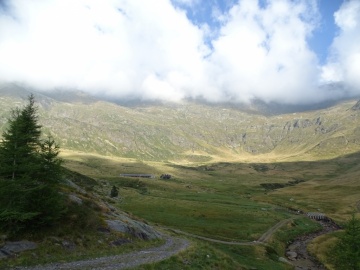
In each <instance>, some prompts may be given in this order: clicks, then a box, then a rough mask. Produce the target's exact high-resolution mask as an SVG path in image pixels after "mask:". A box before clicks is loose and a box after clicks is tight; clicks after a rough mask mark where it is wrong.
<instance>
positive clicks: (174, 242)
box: [12, 236, 190, 270]
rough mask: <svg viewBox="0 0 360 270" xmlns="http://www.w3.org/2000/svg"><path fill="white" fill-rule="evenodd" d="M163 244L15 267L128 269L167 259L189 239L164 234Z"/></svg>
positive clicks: (31, 269)
mask: <svg viewBox="0 0 360 270" xmlns="http://www.w3.org/2000/svg"><path fill="white" fill-rule="evenodd" d="M164 239H165V244H164V245H162V246H160V247H153V248H148V249H144V250H140V251H134V252H131V253H127V254H121V255H115V256H108V257H101V258H95V259H90V260H82V261H75V262H68V263H52V264H47V265H41V266H35V267H16V268H12V269H17V270H25V269H26V270H55V269H82V270H115V269H128V268H132V267H136V266H139V265H142V264H148V263H154V262H159V261H162V260H164V259H167V258H169V257H171V256H173V255H175V254H177V253H179V252H181V251H183V250H185V249H187V248H188V247H189V245H190V243H189V241H187V240H185V239H181V238H175V237H170V236H164Z"/></svg>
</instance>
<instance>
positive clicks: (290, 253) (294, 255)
mask: <svg viewBox="0 0 360 270" xmlns="http://www.w3.org/2000/svg"><path fill="white" fill-rule="evenodd" d="M286 256H287V257H288V258H289V260H292V261H294V260H296V258H297V256H298V254H297V253H296V252H294V251H288V252H286Z"/></svg>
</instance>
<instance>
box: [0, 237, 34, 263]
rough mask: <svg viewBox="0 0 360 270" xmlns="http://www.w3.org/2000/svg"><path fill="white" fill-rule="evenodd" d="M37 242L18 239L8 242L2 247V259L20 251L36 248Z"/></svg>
mask: <svg viewBox="0 0 360 270" xmlns="http://www.w3.org/2000/svg"><path fill="white" fill-rule="evenodd" d="M36 248H37V244H36V243H34V242H30V241H26V240H24V241H17V242H7V243H6V244H5V245H4V246H3V247H2V248H0V259H4V258H7V257H10V256H12V255H14V254H16V253H20V252H23V251H26V250H32V249H36Z"/></svg>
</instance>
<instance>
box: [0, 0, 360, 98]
mask: <svg viewBox="0 0 360 270" xmlns="http://www.w3.org/2000/svg"><path fill="white" fill-rule="evenodd" d="M359 44H360V0H146V1H144V0H101V1H98V0H77V1H73V0H33V1H28V0H0V82H3V83H8V82H15V83H18V84H23V85H26V86H29V87H33V88H36V89H40V90H42V91H52V90H54V89H62V90H66V89H69V90H73V89H75V90H82V91H85V92H88V93H91V94H95V95H102V96H106V97H107V98H114V99H118V100H119V99H120V100H129V99H130V100H131V99H136V100H145V101H154V100H161V101H172V102H177V101H181V100H184V99H195V100H196V99H201V100H206V101H208V102H210V103H217V102H232V103H244V102H245V103H246V102H251V101H252V100H256V99H260V100H263V101H265V102H279V103H286V104H312V103H317V102H322V101H327V100H336V99H342V98H348V97H358V96H359V95H360V45H359ZM324 85H325V86H327V85H331V86H332V87H324Z"/></svg>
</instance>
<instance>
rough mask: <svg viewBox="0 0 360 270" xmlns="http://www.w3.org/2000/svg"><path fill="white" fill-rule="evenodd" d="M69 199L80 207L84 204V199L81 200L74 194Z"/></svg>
mask: <svg viewBox="0 0 360 270" xmlns="http://www.w3.org/2000/svg"><path fill="white" fill-rule="evenodd" d="M69 199H70V201H72V202H74V203H77V204H79V205H81V204H82V203H83V201H82V199H80V198H79V197H77V196H75V195H74V194H70V195H69Z"/></svg>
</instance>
